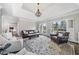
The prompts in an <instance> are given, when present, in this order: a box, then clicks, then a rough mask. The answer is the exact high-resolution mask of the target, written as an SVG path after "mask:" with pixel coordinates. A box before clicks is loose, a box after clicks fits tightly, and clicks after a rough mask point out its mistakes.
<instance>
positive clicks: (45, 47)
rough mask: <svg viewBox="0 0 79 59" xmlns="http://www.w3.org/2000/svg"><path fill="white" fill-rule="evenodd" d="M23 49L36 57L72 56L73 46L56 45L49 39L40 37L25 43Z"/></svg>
mask: <svg viewBox="0 0 79 59" xmlns="http://www.w3.org/2000/svg"><path fill="white" fill-rule="evenodd" d="M24 47H25V48H26V49H27V50H28V51H30V52H32V53H36V54H37V55H73V54H74V46H71V45H70V44H68V43H65V44H61V45H57V44H56V43H54V42H53V41H51V39H50V38H48V37H46V36H42V35H40V36H39V37H37V38H32V39H30V40H27V39H26V41H25V43H24Z"/></svg>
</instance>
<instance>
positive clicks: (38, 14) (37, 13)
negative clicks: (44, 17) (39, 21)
mask: <svg viewBox="0 0 79 59" xmlns="http://www.w3.org/2000/svg"><path fill="white" fill-rule="evenodd" d="M35 15H36V16H37V17H40V16H41V12H40V9H39V3H37V11H36V13H35Z"/></svg>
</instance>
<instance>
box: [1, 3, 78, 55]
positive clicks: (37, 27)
mask: <svg viewBox="0 0 79 59" xmlns="http://www.w3.org/2000/svg"><path fill="white" fill-rule="evenodd" d="M60 11H61V12H60ZM78 22H79V4H78V3H0V54H1V55H78V54H79V23H78Z"/></svg>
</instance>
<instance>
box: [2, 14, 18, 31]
mask: <svg viewBox="0 0 79 59" xmlns="http://www.w3.org/2000/svg"><path fill="white" fill-rule="evenodd" d="M17 21H18V19H17V18H16V17H13V16H8V15H3V16H2V32H5V31H6V30H9V27H10V26H13V27H14V28H15V29H16V26H17Z"/></svg>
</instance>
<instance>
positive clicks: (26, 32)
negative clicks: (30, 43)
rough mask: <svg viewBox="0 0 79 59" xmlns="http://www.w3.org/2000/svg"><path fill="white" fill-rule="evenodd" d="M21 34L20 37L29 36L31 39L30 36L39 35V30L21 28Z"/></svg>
mask: <svg viewBox="0 0 79 59" xmlns="http://www.w3.org/2000/svg"><path fill="white" fill-rule="evenodd" d="M21 36H22V38H29V39H31V38H32V37H39V31H37V30H22V31H21Z"/></svg>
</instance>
